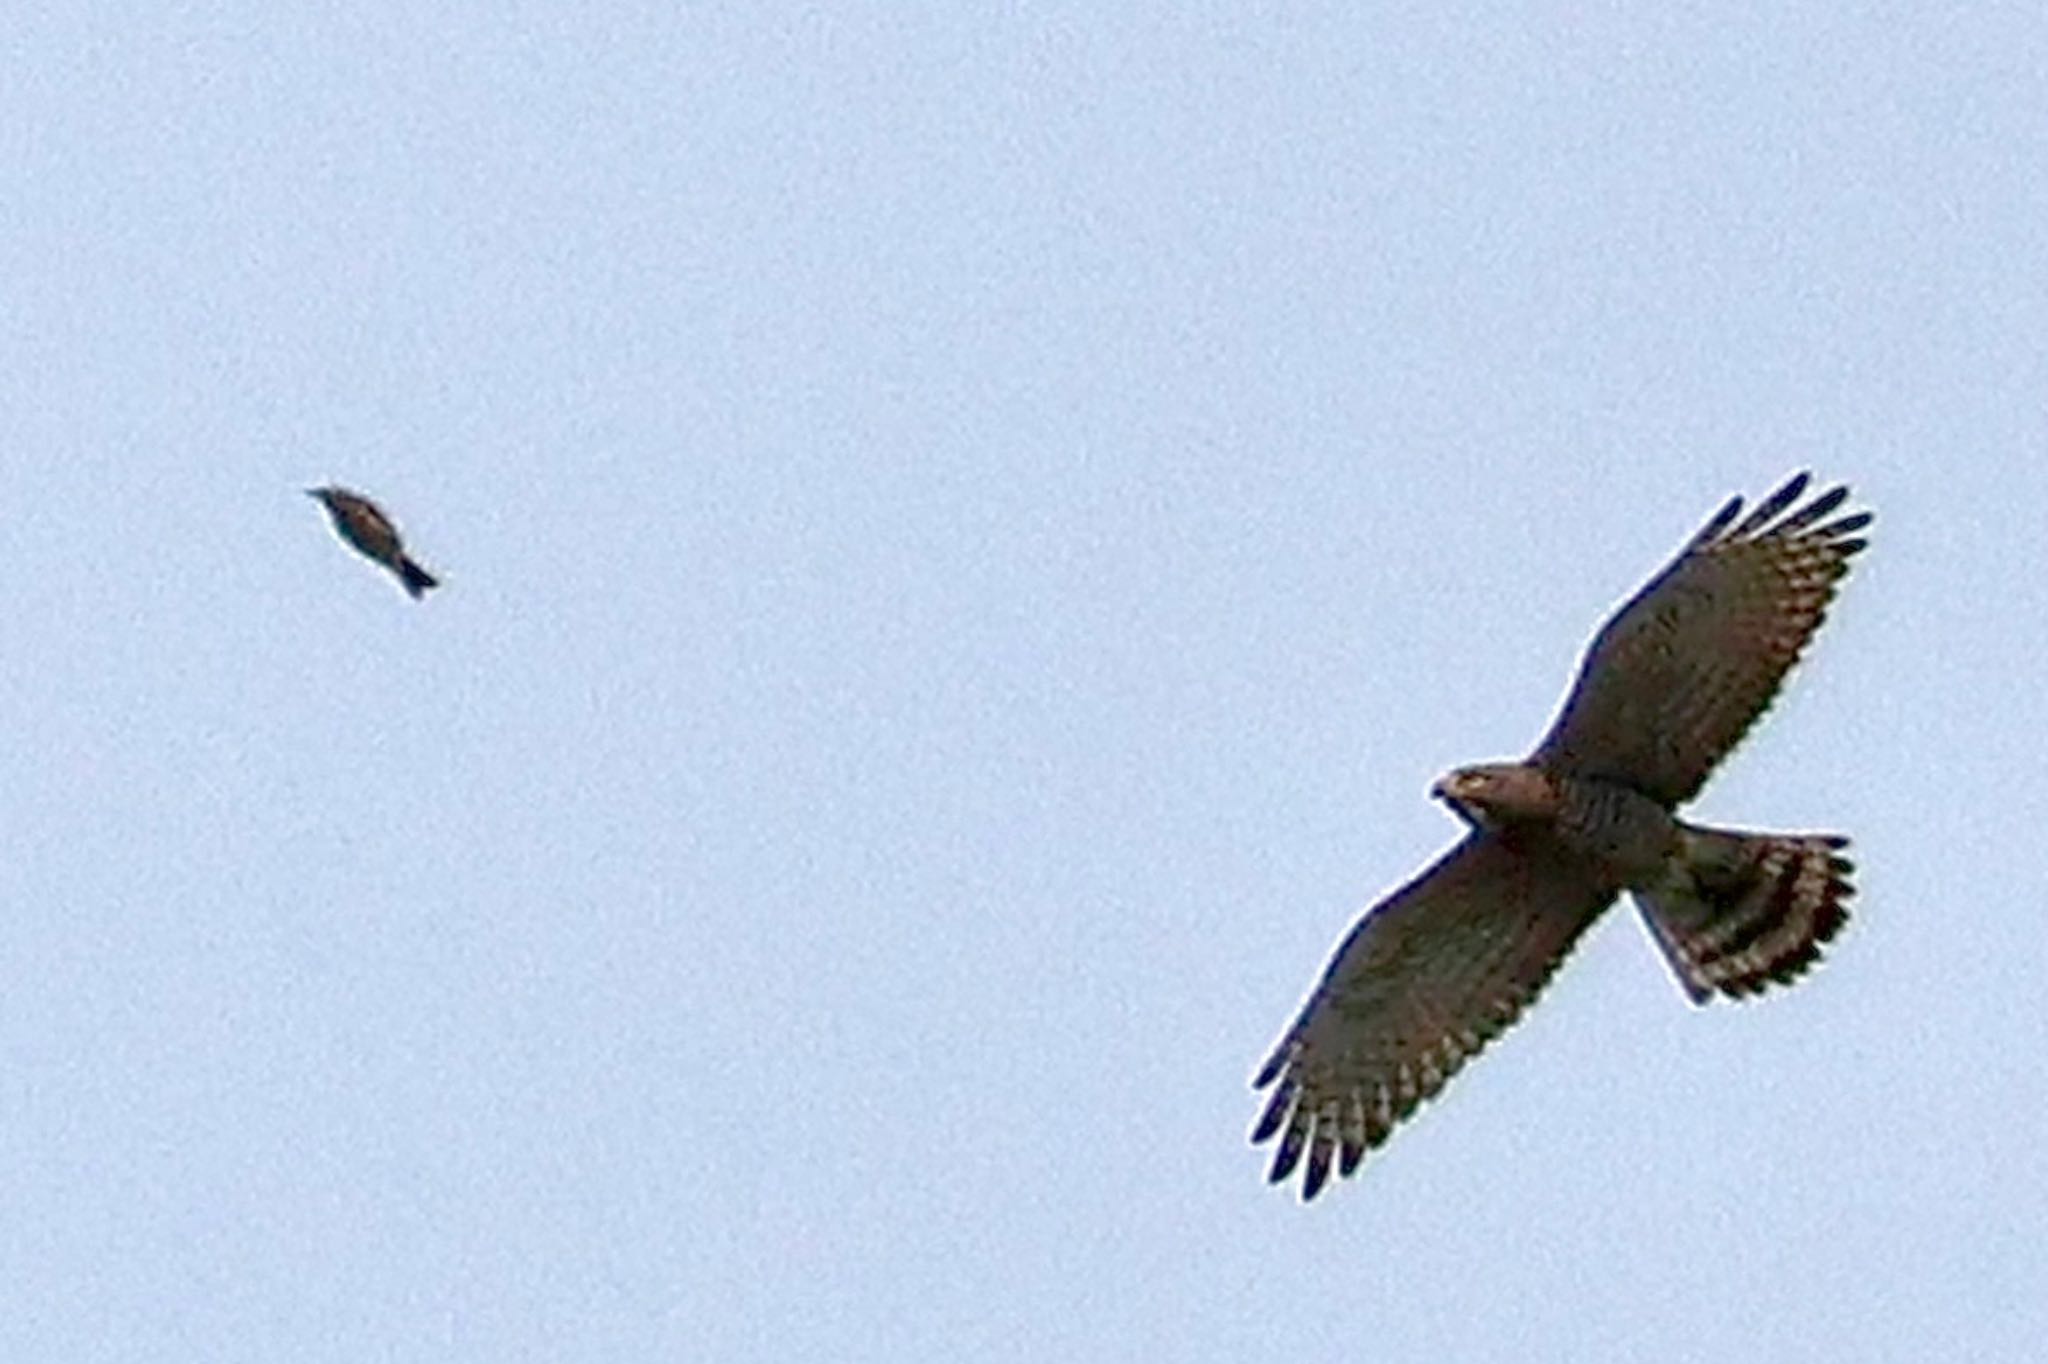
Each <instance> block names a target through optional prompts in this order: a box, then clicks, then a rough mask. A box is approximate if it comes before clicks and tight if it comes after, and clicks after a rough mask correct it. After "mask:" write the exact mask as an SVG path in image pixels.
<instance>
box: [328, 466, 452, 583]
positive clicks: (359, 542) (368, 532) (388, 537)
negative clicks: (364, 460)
mask: <svg viewBox="0 0 2048 1364" xmlns="http://www.w3.org/2000/svg"><path fill="white" fill-rule="evenodd" d="M306 496H308V497H317V498H319V499H320V504H321V505H322V506H324V507H326V508H327V514H328V515H329V516H330V517H332V518H333V519H334V530H335V533H336V534H337V535H339V536H341V538H342V539H344V540H346V541H348V542H349V544H351V545H353V546H355V548H356V549H357V550H358V551H360V552H361V553H362V554H363V555H364V556H366V557H368V558H371V559H375V560H376V561H377V562H378V563H380V564H382V565H384V567H386V568H388V569H390V570H391V571H392V572H393V573H396V574H397V575H398V580H399V581H400V582H402V583H404V584H405V590H406V591H407V592H410V593H411V594H412V595H413V596H414V597H415V598H417V597H423V596H425V595H426V592H427V589H428V588H430V587H438V586H440V582H441V580H440V579H438V578H436V577H435V576H434V575H433V574H431V573H429V572H427V570H425V569H424V568H421V567H420V566H419V565H418V564H417V563H415V562H414V561H413V560H412V559H410V558H408V557H406V553H405V545H404V544H403V543H402V542H401V541H400V540H399V538H398V527H397V526H394V525H392V524H391V518H390V517H388V516H386V515H385V514H384V511H383V508H381V507H379V506H378V505H377V504H376V503H375V502H372V501H371V500H370V499H369V498H367V497H364V496H363V495H362V494H361V493H352V492H350V491H349V490H348V489H346V488H308V489H306Z"/></svg>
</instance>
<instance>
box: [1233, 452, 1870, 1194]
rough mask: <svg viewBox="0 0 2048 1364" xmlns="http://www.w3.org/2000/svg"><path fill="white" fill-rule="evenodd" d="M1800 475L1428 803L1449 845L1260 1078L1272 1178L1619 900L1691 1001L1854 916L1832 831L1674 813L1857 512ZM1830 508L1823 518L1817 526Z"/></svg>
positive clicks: (1492, 1013)
mask: <svg viewBox="0 0 2048 1364" xmlns="http://www.w3.org/2000/svg"><path fill="white" fill-rule="evenodd" d="M1807 481H1808V476H1807V475H1806V474H1803V473H1802V474H1800V475H1798V476H1797V477H1795V478H1793V479H1792V480H1791V481H1790V482H1788V483H1786V484H1785V486H1783V487H1782V488H1780V489H1778V490H1777V491H1776V492H1775V493H1772V494H1771V495H1770V496H1769V497H1767V498H1765V499H1763V501H1762V502H1761V503H1760V504H1759V505H1758V506H1757V507H1756V508H1755V509H1754V510H1752V511H1751V512H1750V513H1749V514H1748V515H1747V516H1744V515H1743V503H1742V499H1741V498H1740V497H1736V498H1732V499H1731V500H1730V501H1729V502H1728V504H1727V505H1726V506H1724V507H1722V508H1721V510H1720V511H1719V512H1717V513H1715V514H1714V516H1713V518H1712V519H1711V520H1709V521H1708V522H1707V523H1706V525H1704V526H1703V527H1701V528H1700V530H1699V532H1698V533H1697V534H1695V535H1694V536H1693V537H1692V539H1691V540H1689V541H1687V542H1686V544H1685V547H1684V548H1683V549H1681V550H1680V551H1679V552H1678V556H1677V558H1675V559H1673V560H1672V561H1671V562H1670V563H1669V564H1668V565H1666V566H1665V568H1664V569H1663V571H1662V572H1660V573H1658V574H1657V575H1656V576H1655V577H1654V578H1652V579H1651V580H1650V581H1649V583H1648V584H1647V585H1646V586H1645V587H1644V588H1643V589H1642V590H1641V591H1639V592H1638V593H1636V595H1635V596H1634V597H1633V598H1631V599H1630V600H1629V601H1628V602H1627V603H1626V604H1624V605H1623V606H1622V607H1621V609H1620V610H1619V611H1617V612H1615V614H1614V615H1613V616H1612V617H1611V618H1610V619H1609V620H1608V621H1607V623H1606V625H1605V626H1603V627H1602V628H1601V631H1600V633H1599V635H1598V636H1596V637H1595V638H1594V640H1593V643H1592V645H1591V647H1590V648H1588V650H1587V651H1586V656H1585V659H1584V660H1583V662H1582V663H1581V664H1580V668H1579V674H1578V679H1577V681H1576V682H1575V684H1574V685H1573V687H1572V691H1571V694H1570V695H1569V696H1568V697H1566V699H1565V703H1564V709H1563V711H1562V712H1561V713H1560V714H1559V715H1558V717H1557V720H1556V722H1555V723H1554V724H1552V726H1551V728H1550V732H1549V733H1548V734H1546V735H1545V736H1544V737H1543V739H1542V741H1541V742H1539V743H1538V744H1537V745H1536V749H1535V751H1534V752H1532V753H1531V754H1530V755H1529V756H1528V757H1527V758H1525V759H1524V760H1522V761H1521V762H1517V763H1483V764H1479V765H1477V766H1472V767H1461V768H1458V769H1456V770H1454V771H1452V772H1450V773H1449V774H1448V775H1446V776H1444V777H1443V778H1442V779H1440V780H1439V781H1438V782H1437V783H1436V785H1435V786H1434V787H1433V788H1432V790H1431V794H1432V795H1433V796H1435V797H1437V798H1438V799H1440V800H1442V801H1444V802H1445V804H1447V805H1448V806H1449V807H1450V809H1451V810H1452V812H1453V813H1455V814H1456V815H1457V816H1458V818H1460V819H1461V820H1463V821H1464V822H1465V824H1467V825H1468V826H1470V827H1469V829H1468V830H1467V832H1466V834H1465V836H1464V838H1463V840H1462V841H1460V842H1459V843H1458V844H1457V845H1456V846H1454V847H1453V848H1451V849H1450V851H1449V852H1447V853H1445V854H1444V855H1443V856H1442V857H1441V858H1440V859H1438V860H1437V862H1436V863H1435V864H1434V865H1432V866H1430V867H1429V868H1428V869H1427V870H1425V871H1423V872H1422V873H1421V874H1420V875H1419V876H1417V877H1416V878H1415V879H1414V880H1412V881H1410V882H1409V883H1408V884H1407V885H1405V886H1403V887H1401V888H1400V889H1399V890H1396V891H1395V892H1394V893H1393V894H1391V895H1389V896H1388V897H1387V898H1386V899H1385V900H1383V901H1381V902H1380V903H1379V904H1378V905H1377V906H1375V907H1374V908H1373V909H1372V910H1370V911H1369V912H1368V913H1367V914H1366V915H1365V917H1364V918H1362V919H1360V920H1359V921H1358V923H1357V924H1356V925H1355V926H1354V927H1353V928H1352V929H1351V932H1350V933H1349V935H1347V936H1346V937H1345V939H1344V941H1343V944H1342V945H1341V946H1339V947H1338V949H1337V955H1336V956H1335V957H1334V958H1333V959H1332V960H1331V962H1330V964H1329V966H1328V968H1327V969H1325V971H1324V972H1323V977H1322V980H1321V981H1320V982H1319V983H1318V984H1317V985H1316V987H1315V989H1314V991H1313V992H1312V993H1311V994H1310V995H1309V998H1308V1002H1307V1004H1306V1005H1304V1006H1303V1008H1302V1011H1301V1014H1300V1016H1299V1017H1298V1018H1296V1019H1295V1021H1294V1025H1293V1026H1292V1027H1290V1028H1289V1029H1288V1030H1287V1033H1286V1035H1285V1036H1283V1037H1282V1038H1281V1039H1280V1043H1279V1046H1278V1047H1277V1048H1276V1049H1275V1050H1274V1052H1273V1054H1272V1057H1271V1058H1270V1059H1269V1060H1268V1061H1267V1062H1266V1063H1265V1065H1264V1066H1262V1067H1261V1068H1260V1070H1259V1073H1258V1075H1257V1076H1256V1077H1255V1078H1254V1080H1253V1082H1252V1084H1253V1088H1255V1089H1265V1088H1266V1087H1268V1086H1272V1087H1273V1092H1272V1095H1271V1097H1270V1098H1269V1099H1268V1100H1267V1101H1266V1106H1265V1109H1264V1112H1263V1114H1262V1115H1261V1116H1260V1118H1259V1120H1258V1122H1257V1124H1256V1125H1255V1126H1254V1127H1253V1129H1252V1134H1251V1136H1252V1141H1253V1143H1254V1144H1259V1143H1263V1142H1266V1141H1268V1140H1270V1139H1272V1138H1273V1137H1274V1136H1276V1135H1277V1136H1278V1137H1279V1138H1280V1144H1279V1146H1278V1148H1277V1149H1276V1151H1275V1153H1274V1156H1273V1164H1272V1168H1271V1171H1270V1173H1269V1175H1268V1178H1269V1179H1270V1180H1271V1181H1272V1182H1273V1183H1276V1184H1277V1183H1280V1182H1282V1181H1285V1180H1286V1179H1288V1178H1289V1177H1290V1176H1292V1175H1293V1173H1294V1172H1295V1170H1296V1169H1297V1168H1298V1167H1300V1166H1301V1165H1302V1163H1303V1161H1304V1159H1305V1160H1306V1162H1307V1165H1306V1173H1305V1174H1304V1175H1303V1178H1302V1197H1303V1199H1304V1201H1306V1200H1307V1199H1311V1198H1314V1197H1315V1196H1316V1194H1317V1193H1318V1192H1320V1191H1321V1189H1322V1188H1323V1186H1324V1184H1325V1183H1326V1182H1327V1181H1328V1179H1329V1177H1330V1174H1331V1170H1332V1166H1333V1164H1334V1166H1335V1169H1336V1171H1337V1172H1338V1173H1339V1174H1342V1175H1346V1176H1348V1175H1350V1174H1351V1173H1353V1172H1354V1171H1355V1170H1356V1169H1357V1168H1358V1165H1359V1162H1360V1161H1361V1160H1363V1159H1364V1157H1365V1153H1366V1152H1367V1151H1369V1150H1371V1149H1372V1148H1374V1147H1376V1146H1378V1145H1379V1144H1380V1143H1381V1142H1383V1141H1385V1140H1386V1139H1387V1136H1388V1134H1389V1133H1390V1132H1391V1131H1392V1130H1393V1128H1394V1126H1395V1125H1396V1124H1397V1123H1399V1122H1400V1121H1401V1120H1402V1119H1404V1118H1406V1117H1407V1116H1408V1115H1409V1114H1411V1113H1413V1112H1414V1111H1415V1108H1416V1106H1417V1105H1418V1104H1420V1103H1421V1102H1422V1101H1423V1100H1424V1099H1428V1098H1430V1097H1432V1096H1434V1095H1435V1094H1436V1093H1437V1091H1438V1090H1440V1089H1441V1088H1442V1087H1443V1085H1444V1082H1445V1081H1446V1080H1448V1079H1450V1077H1451V1076H1452V1075H1454V1074H1455V1073H1456V1072H1457V1070H1458V1068H1459V1067H1460V1066H1462V1065H1463V1064H1464V1063H1465V1062H1466V1060H1468V1059H1469V1058H1470V1057H1472V1056H1474V1055H1476V1054H1477V1053H1478V1052H1479V1051H1480V1050H1481V1049H1482V1048H1483V1047H1485V1046H1486V1044H1487V1043H1488V1042H1489V1041H1491V1040H1492V1039H1493V1038H1494V1037H1496V1036H1498V1035H1499V1034H1500V1033H1501V1032H1502V1031H1504V1030H1505V1029H1506V1028H1507V1027H1508V1026H1509V1025H1510V1024H1512V1023H1513V1022H1514V1021H1515V1019H1516V1018H1517V1017H1518V1016H1520V1014H1521V1012H1522V1010H1523V1009H1524V1008H1526V1007H1527V1006H1528V1004H1529V1003H1530V1001H1532V1000H1533V999H1535V997H1536V995H1537V993H1538V992H1539V991H1540V990H1541V989H1542V988H1543V986H1544V984H1545V983H1546V982H1547V981H1548V980H1549V979H1550V976H1551V974H1552V973H1553V972H1554V971H1555V970H1556V969H1557V966H1558V964H1559V963H1560V962H1561V961H1563V960H1564V957H1565V955H1566V953H1568V952H1569V951H1570V950H1571V948H1572V945H1573V944H1574V943H1576V942H1577V941H1578V939H1579V937H1580V935H1581V934H1583V933H1584V932H1585V931H1586V929H1587V927H1588V926H1590V925H1591V924H1592V922H1593V921H1594V920H1595V919H1596V918H1598V917H1599V916H1600V914H1601V912H1602V911H1603V910H1605V909H1606V908H1607V907H1608V906H1609V905H1610V904H1612V903H1613V902H1614V901H1615V899H1616V898H1617V897H1618V896H1619V895H1620V893H1621V892H1622V891H1624V890H1625V891H1628V892H1629V893H1630V895H1631V896H1632V897H1633V898H1634V900H1635V902H1636V905H1637V907H1638V908H1639V909H1640V910H1641V911H1642V914H1643V918H1644V921H1645V922H1646V923H1647V924H1648V925H1649V929H1650V935H1651V937H1652V938H1653V939H1654V940H1655V941H1656V943H1657V946H1658V947H1659V948H1660V949H1661V950H1662V952H1663V954H1664V956H1665V958H1666V959H1667V960H1668V961H1669V963H1670V965H1671V969H1672V970H1673V972H1674V973H1676V975H1677V977H1678V980H1679V984H1680V985H1681V986H1682V987H1683V988H1684V990H1685V992H1686V994H1687V996H1688V997H1689V998H1690V999H1691V1000H1692V1002H1693V1003H1694V1004H1703V1003H1705V1002H1706V1001H1707V1000H1708V999H1709V998H1711V997H1712V996H1713V995H1714V994H1715V993H1716V992H1717V991H1718V992H1719V993H1721V994H1724V995H1728V996H1730V997H1733V998H1741V997H1743V996H1746V995H1751V994H1754V993H1756V992H1758V991H1760V990H1762V989H1764V988H1765V987H1766V986H1768V985H1771V984H1774V983H1780V984H1789V983H1791V982H1792V981H1793V980H1795V979H1796V978H1797V977H1798V976H1799V975H1800V974H1801V973H1803V972H1804V971H1805V970H1806V969H1807V968H1808V967H1810V966H1811V965H1813V963H1814V962H1815V961H1817V960H1819V958H1820V955H1821V945H1822V944H1823V943H1825V942H1827V941H1828V940H1829V939H1830V938H1832V937H1833V936H1834V935H1835V933H1836V932H1837V931H1838V930H1839V929H1840V928H1841V927H1842V925H1843V924H1844V923H1845V922H1846V921H1847V919H1848V909H1847V907H1846V901H1847V900H1848V899H1849V897H1850V896H1851V895H1852V894H1853V890H1852V888H1851V886H1850V884H1849V875H1850V872H1851V871H1852V870H1853V868H1852V866H1851V864H1850V863H1849V861H1848V860H1847V859H1846V858H1845V857H1844V856H1843V855H1842V854H1843V850H1844V849H1845V848H1846V847H1847V846H1848V840H1847V839H1845V838H1842V837H1839V836H1837V835H1833V834H1777V833H1755V832H1747V831H1742V830H1734V829H1713V828H1707V827H1705V826H1703V825H1698V824H1691V823H1687V822H1686V821H1683V820H1681V819H1679V818H1678V817H1677V815H1676V814H1675V811H1676V810H1677V809H1678V807H1680V806H1682V805H1684V804H1685V803H1686V802H1687V801H1689V800H1691V799H1692V798H1693V797H1694V796H1695V795H1697V794H1698V793H1699V790H1700V787H1701V786H1702V785H1703V784H1704V783H1705V782H1706V779H1707V776H1708V774H1709V773H1710V772H1712V771H1713V769H1714V766H1715V764H1717V763H1718V762H1719V761H1720V760H1721V759H1722V758H1723V757H1724V756H1726V755H1727V753H1728V752H1729V750H1730V749H1732V748H1734V747H1735V745H1736V743H1737V742H1738V741H1739V740H1740V739H1741V738H1742V736H1743V734H1744V733H1745V732H1746V731H1747V730H1748V729H1749V728H1750V726H1751V725H1752V724H1753V723H1754V722H1755V721H1756V720H1757V719H1758V717H1760V716H1761V715H1762V714H1763V713H1764V711H1765V710H1767V709H1768V708H1769V706H1770V704H1771V701H1772V699H1773V697H1775V696H1776V695H1777V691H1778V687H1779V684H1780V683H1781V682H1782V681H1783V679H1784V677H1785V674H1786V672H1787V671H1788V670H1789V669H1790V668H1791V667H1792V665H1793V664H1794V663H1795V662H1797V661H1798V658H1799V655H1800V652H1801V651H1802V650H1803V649H1804V648H1805V647H1806V643H1807V641H1808V640H1809V639H1811V638H1812V636H1813V633H1814V631H1815V630H1816V629H1818V628H1819V626H1820V623H1821V620H1822V618H1823V617H1824V616H1825V614H1826V611H1827V608H1828V604H1829V602H1830V601H1831V600H1832V599H1833V597H1834V594H1835V587H1836V583H1837V581H1838V580H1839V579H1840V578H1841V577H1842V575H1843V574H1844V573H1846V572H1847V571H1848V568H1849V560H1850V559H1851V557H1852V556H1854V555H1855V554H1856V553H1857V552H1858V551H1859V550H1861V549H1862V548H1863V547H1864V545H1865V543H1866V542H1865V541H1864V540H1863V539H1862V538H1861V537H1859V536H1858V535H1857V532H1859V531H1861V530H1862V529H1863V528H1864V527H1865V526H1867V525H1869V524H1870V519H1871V517H1870V513H1868V512H1856V513H1853V514H1851V515H1846V516H1836V515H1835V514H1836V512H1837V510H1838V509H1840V508H1841V506H1842V504H1843V502H1844V501H1845V500H1846V499H1847V497H1848V495H1849V490H1848V489H1847V488H1846V487H1838V488H1834V489H1832V490H1830V491H1828V492H1825V493H1822V494H1821V495H1819V496H1817V497H1815V498H1813V499H1812V500H1810V501H1808V502H1806V503H1805V504H1804V505H1799V503H1800V499H1801V497H1802V496H1803V495H1804V494H1805V492H1806V487H1807ZM1831 517H1832V518H1833V519H1830V518H1831Z"/></svg>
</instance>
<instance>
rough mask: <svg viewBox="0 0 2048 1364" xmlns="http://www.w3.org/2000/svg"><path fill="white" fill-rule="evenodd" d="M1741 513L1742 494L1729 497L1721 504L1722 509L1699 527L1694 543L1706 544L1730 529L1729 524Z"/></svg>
mask: <svg viewBox="0 0 2048 1364" xmlns="http://www.w3.org/2000/svg"><path fill="white" fill-rule="evenodd" d="M1740 515H1742V498H1741V497H1740V496H1736V497H1731V498H1729V499H1728V500H1727V501H1726V502H1724V503H1722V504H1721V510H1719V511H1717V512H1715V513H1714V514H1713V515H1712V516H1710V517H1708V518H1707V524H1706V525H1704V526H1701V527H1700V528H1699V531H1698V533H1697V534H1695V535H1694V536H1693V537H1692V542H1693V544H1695V545H1704V544H1706V543H1707V542H1708V541H1709V540H1712V539H1714V538H1715V537H1716V536H1718V535H1720V533H1721V532H1722V531H1724V530H1726V529H1728V524H1729V523H1730V522H1731V521H1733V520H1734V519H1735V518H1736V517H1738V516H1740Z"/></svg>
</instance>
